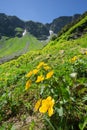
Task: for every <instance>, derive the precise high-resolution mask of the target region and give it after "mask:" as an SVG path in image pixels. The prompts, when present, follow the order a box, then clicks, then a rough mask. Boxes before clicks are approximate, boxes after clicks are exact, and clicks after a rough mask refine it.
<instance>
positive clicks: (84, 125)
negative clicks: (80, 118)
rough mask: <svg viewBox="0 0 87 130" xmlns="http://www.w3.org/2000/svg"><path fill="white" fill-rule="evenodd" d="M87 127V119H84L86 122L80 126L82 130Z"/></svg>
mask: <svg viewBox="0 0 87 130" xmlns="http://www.w3.org/2000/svg"><path fill="white" fill-rule="evenodd" d="M86 125H87V117H85V118H84V122H83V123H80V124H79V128H80V130H84V128H85V127H86Z"/></svg>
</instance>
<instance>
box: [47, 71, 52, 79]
mask: <svg viewBox="0 0 87 130" xmlns="http://www.w3.org/2000/svg"><path fill="white" fill-rule="evenodd" d="M52 75H53V70H52V71H50V72H48V73H47V75H46V79H49V78H51V77H52Z"/></svg>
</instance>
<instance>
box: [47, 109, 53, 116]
mask: <svg viewBox="0 0 87 130" xmlns="http://www.w3.org/2000/svg"><path fill="white" fill-rule="evenodd" d="M48 115H49V116H52V115H53V107H50V108H49V109H48Z"/></svg>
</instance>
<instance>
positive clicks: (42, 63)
mask: <svg viewBox="0 0 87 130" xmlns="http://www.w3.org/2000/svg"><path fill="white" fill-rule="evenodd" d="M44 64H45V63H44V62H40V63H39V65H38V66H37V69H40V68H41V67H42V66H43V65H44Z"/></svg>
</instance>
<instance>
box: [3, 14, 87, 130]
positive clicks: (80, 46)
mask: <svg viewBox="0 0 87 130" xmlns="http://www.w3.org/2000/svg"><path fill="white" fill-rule="evenodd" d="M3 17H6V18H7V24H8V25H9V22H8V21H9V20H13V21H14V18H11V17H7V16H6V15H4V14H3V15H2V20H3V19H4V18H3ZM8 19H9V20H8ZM16 19H17V20H19V19H18V18H16ZM60 19H63V21H64V19H66V20H65V22H63V23H62V22H61V21H62V20H60ZM57 20H58V21H57ZM19 21H20V20H19ZM59 21H60V22H61V24H62V25H61V27H60V29H59V30H57V26H58V24H59ZM57 22H58V23H57ZM10 23H12V22H10ZM18 23H19V24H17V26H16V25H15V26H14V27H13V26H10V25H9V26H10V29H11V30H15V31H13V33H12V35H11V34H10V33H9V32H8V29H7V30H4V29H2V27H3V26H4V23H3V21H2V23H0V24H1V25H3V26H1V27H0V31H1V32H0V130H87V12H85V13H84V14H82V15H75V17H74V20H72V17H67V18H66V17H60V18H59V19H56V20H54V21H53V22H52V23H51V24H49V25H48V24H45V25H43V24H41V23H34V22H33V21H30V22H29V21H28V22H26V23H23V22H22V21H20V22H18ZM25 25H26V26H25ZM54 25H56V26H55V28H54ZM25 27H26V28H25ZM25 29H26V30H25ZM55 29H56V31H55ZM34 30H35V31H34ZM49 30H50V32H51V34H50V36H49ZM52 30H53V31H52ZM14 32H15V33H14ZM24 32H25V34H24V35H23V33H24Z"/></svg>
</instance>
